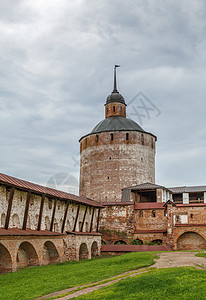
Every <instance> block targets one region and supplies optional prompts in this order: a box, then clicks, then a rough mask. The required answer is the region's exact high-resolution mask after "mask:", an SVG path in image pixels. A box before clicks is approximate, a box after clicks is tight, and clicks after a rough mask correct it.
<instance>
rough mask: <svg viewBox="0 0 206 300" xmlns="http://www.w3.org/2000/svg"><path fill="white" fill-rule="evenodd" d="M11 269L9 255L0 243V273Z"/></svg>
mask: <svg viewBox="0 0 206 300" xmlns="http://www.w3.org/2000/svg"><path fill="white" fill-rule="evenodd" d="M10 271H12V261H11V255H10V253H9V251H8V250H7V249H6V247H5V246H4V245H2V244H0V273H6V272H10Z"/></svg>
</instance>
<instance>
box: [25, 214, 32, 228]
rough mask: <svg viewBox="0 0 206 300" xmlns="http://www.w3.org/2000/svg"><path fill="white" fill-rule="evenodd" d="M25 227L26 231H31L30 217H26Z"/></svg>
mask: <svg viewBox="0 0 206 300" xmlns="http://www.w3.org/2000/svg"><path fill="white" fill-rule="evenodd" d="M26 227H27V228H28V229H31V218H30V216H28V219H27V225H26Z"/></svg>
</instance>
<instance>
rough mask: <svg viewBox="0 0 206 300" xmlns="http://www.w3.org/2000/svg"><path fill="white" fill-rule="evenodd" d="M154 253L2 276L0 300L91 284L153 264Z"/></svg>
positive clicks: (131, 254)
mask: <svg viewBox="0 0 206 300" xmlns="http://www.w3.org/2000/svg"><path fill="white" fill-rule="evenodd" d="M154 258H156V253H155V252H133V253H128V254H124V255H121V256H115V257H108V258H99V259H92V260H85V261H80V262H67V263H64V264H59V265H49V266H42V267H33V268H28V269H24V270H21V271H18V272H16V273H7V274H3V275H0V299H2V300H5V299H9V300H14V299H15V300H18V299H19V300H24V299H26V300H29V299H34V298H37V297H40V296H42V295H45V294H48V293H52V292H55V291H59V290H62V289H66V288H69V287H73V286H77V285H82V284H89V283H93V282H96V281H99V280H103V279H107V278H109V277H112V276H115V275H118V274H121V273H123V272H126V271H130V270H134V269H138V268H142V267H147V266H150V265H152V264H153V262H154V261H153V260H154Z"/></svg>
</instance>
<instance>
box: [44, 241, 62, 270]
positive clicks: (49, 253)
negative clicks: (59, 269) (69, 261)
mask: <svg viewBox="0 0 206 300" xmlns="http://www.w3.org/2000/svg"><path fill="white" fill-rule="evenodd" d="M59 261H60V257H59V253H58V251H57V249H56V247H55V245H54V243H52V242H50V241H47V242H46V243H44V246H43V264H44V265H48V264H55V263H58V262H59Z"/></svg>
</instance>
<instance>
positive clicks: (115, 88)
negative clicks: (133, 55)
mask: <svg viewBox="0 0 206 300" xmlns="http://www.w3.org/2000/svg"><path fill="white" fill-rule="evenodd" d="M119 67H120V65H115V66H114V89H113V93H118V90H117V76H116V68H119Z"/></svg>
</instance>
